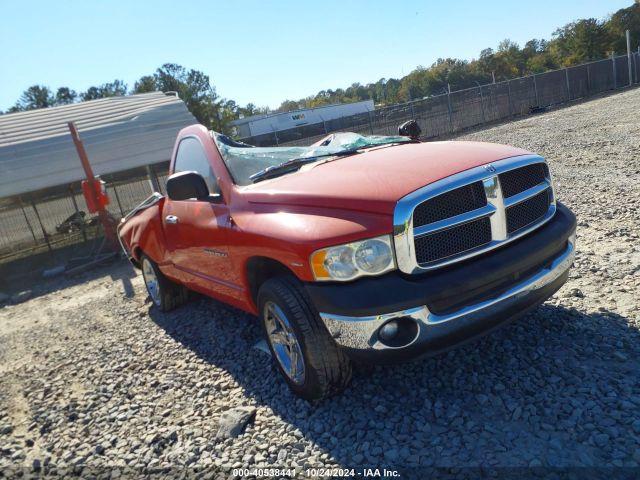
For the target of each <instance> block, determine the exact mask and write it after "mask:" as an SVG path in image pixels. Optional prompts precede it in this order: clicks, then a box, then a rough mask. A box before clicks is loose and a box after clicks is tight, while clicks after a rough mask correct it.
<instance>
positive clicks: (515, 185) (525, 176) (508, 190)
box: [499, 163, 547, 198]
mask: <svg viewBox="0 0 640 480" xmlns="http://www.w3.org/2000/svg"><path fill="white" fill-rule="evenodd" d="M499 177H500V186H501V187H502V194H503V195H504V197H505V198H509V197H513V196H514V195H517V194H518V193H521V192H524V191H525V190H528V189H529V188H531V187H535V186H536V185H539V184H541V183H542V182H544V181H545V180H546V177H547V167H546V165H545V164H544V163H534V164H532V165H527V166H525V167H521V168H517V169H515V170H509V171H508V172H504V173H501V174H500V175H499Z"/></svg>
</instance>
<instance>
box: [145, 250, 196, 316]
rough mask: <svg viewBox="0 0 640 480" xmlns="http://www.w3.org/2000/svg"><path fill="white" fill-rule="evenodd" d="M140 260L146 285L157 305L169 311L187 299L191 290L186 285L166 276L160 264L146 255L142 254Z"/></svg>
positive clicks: (164, 310)
mask: <svg viewBox="0 0 640 480" xmlns="http://www.w3.org/2000/svg"><path fill="white" fill-rule="evenodd" d="M140 260H141V261H140V266H141V268H142V278H143V279H144V285H145V287H146V288H147V293H148V294H149V298H150V299H151V301H152V302H153V304H154V305H155V306H156V307H158V308H159V309H160V310H162V311H163V312H168V311H170V310H173V309H174V308H176V307H178V306H180V305H182V304H183V303H185V302H186V301H187V299H188V297H189V291H188V290H187V289H186V288H185V287H183V286H182V285H178V284H176V283H174V282H172V281H171V280H169V279H168V278H167V277H165V276H164V274H163V273H162V272H161V271H160V269H159V268H158V265H157V264H156V263H155V262H154V261H153V260H151V259H150V258H149V257H147V256H146V255H142V258H141V259H140Z"/></svg>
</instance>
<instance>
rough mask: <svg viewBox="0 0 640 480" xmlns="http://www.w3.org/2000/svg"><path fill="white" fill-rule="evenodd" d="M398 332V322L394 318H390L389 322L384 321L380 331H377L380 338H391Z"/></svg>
mask: <svg viewBox="0 0 640 480" xmlns="http://www.w3.org/2000/svg"><path fill="white" fill-rule="evenodd" d="M397 334H398V322H396V321H395V320H391V321H390V322H387V323H385V324H384V325H383V326H382V328H381V329H380V332H379V333H378V335H379V336H380V339H381V340H383V341H384V340H387V341H389V340H391V339H392V338H393V337H395V336H396V335H397Z"/></svg>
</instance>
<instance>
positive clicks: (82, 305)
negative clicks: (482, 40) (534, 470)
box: [0, 89, 640, 474]
mask: <svg viewBox="0 0 640 480" xmlns="http://www.w3.org/2000/svg"><path fill="white" fill-rule="evenodd" d="M639 105H640V89H636V90H634V91H627V92H624V93H620V94H617V95H613V96H610V97H606V98H601V99H597V100H593V101H590V102H586V103H582V104H578V105H574V106H572V107H569V108H565V109H562V110H557V111H553V112H549V113H546V114H542V115H537V116H534V117H529V118H525V119H523V120H519V121H516V122H512V123H510V124H506V125H501V126H497V127H494V128H491V129H487V130H483V131H480V132H475V133H472V134H468V135H465V136H464V137H463V138H465V139H474V140H486V141H495V142H500V143H508V144H513V145H517V146H521V147H524V148H528V149H530V150H533V151H536V152H539V153H541V154H543V155H544V156H546V157H547V158H548V160H549V163H550V165H551V168H552V171H553V173H554V174H555V179H556V184H557V190H558V194H559V197H560V199H561V200H562V201H564V202H565V203H566V204H567V205H568V206H569V207H571V208H572V209H573V210H574V212H576V214H577V216H578V219H579V233H578V253H577V259H576V265H575V268H574V269H573V272H572V274H571V279H570V281H569V283H568V284H567V285H566V286H565V287H564V288H563V289H562V290H561V291H560V292H558V294H557V295H556V296H555V297H553V298H552V299H550V300H549V301H548V302H547V303H546V304H545V305H544V306H542V307H540V308H539V309H538V310H536V311H535V312H534V313H532V314H530V315H528V316H527V317H525V318H523V319H521V320H519V321H518V322H516V323H514V324H512V325H510V326H508V327H505V328H504V329H501V330H500V331H498V332H496V333H494V334H491V335H490V336H487V337H485V338H483V339H481V340H480V341H478V342H476V343H473V344H470V345H467V346H464V347H462V348H459V349H456V350H454V351H451V352H449V353H447V354H444V355H440V356H438V357H435V358H430V359H426V360H422V361H418V362H415V363H412V364H409V365H404V366H396V367H377V368H375V369H374V370H373V371H372V372H366V373H365V372H360V373H357V374H356V375H355V378H354V381H353V383H352V385H351V387H350V388H349V389H348V390H347V391H346V392H345V393H344V394H343V395H342V396H340V397H338V398H335V399H332V400H329V401H326V402H324V403H322V404H320V405H316V406H310V405H308V404H307V403H306V402H304V401H302V400H299V399H297V398H295V397H294V396H292V395H291V394H290V393H289V391H288V389H287V388H286V386H285V384H284V382H283V381H282V380H281V379H280V378H279V376H278V374H277V372H276V370H275V368H274V366H273V365H272V362H271V359H270V358H269V357H268V355H266V354H265V353H263V352H261V351H260V350H257V349H255V348H252V347H253V345H255V344H256V342H258V340H259V329H258V326H257V322H256V321H255V319H254V318H252V317H250V316H248V315H245V314H243V313H241V312H238V311H236V310H234V309H232V308H229V307H226V306H224V305H221V304H218V303H216V302H214V301H211V300H207V299H200V300H197V301H194V302H192V303H190V304H189V305H187V306H185V307H183V308H180V309H179V310H177V311H175V312H171V313H169V314H162V313H160V312H158V311H156V310H155V309H154V308H150V304H149V303H148V302H146V300H145V294H144V293H143V285H142V280H141V277H140V276H139V275H137V273H136V272H134V271H133V270H132V269H130V268H129V267H128V266H127V265H125V264H124V262H122V263H119V264H117V265H114V266H112V267H109V268H105V269H102V270H99V271H95V272H92V273H88V274H86V275H85V276H84V277H80V278H77V279H73V280H65V281H57V282H56V283H50V284H43V285H41V286H39V287H38V288H37V289H35V290H34V295H33V298H32V299H30V300H28V301H27V302H25V303H22V304H19V305H13V306H6V307H4V308H2V309H0V467H7V466H19V465H24V466H26V468H27V469H35V470H39V469H40V470H43V471H48V472H51V473H55V472H57V473H64V472H70V471H76V472H78V471H84V472H88V471H90V470H91V469H92V468H95V469H96V470H97V471H103V472H104V471H107V469H108V470H110V471H112V472H113V470H114V469H117V472H120V473H126V472H128V471H131V470H129V469H134V470H135V471H137V472H140V471H143V470H144V469H150V470H153V469H162V468H165V467H170V466H184V465H186V466H189V467H211V466H226V467H239V466H256V465H257V466H279V467H291V468H294V467H298V468H302V467H305V466H316V467H317V466H344V467H357V466H361V465H369V466H376V467H380V468H382V467H391V466H405V467H407V466H430V467H432V466H437V467H474V466H479V465H482V466H485V467H536V466H543V467H575V466H598V467H600V466H602V467H611V466H615V467H637V466H639V465H640V385H639V378H640V376H639V374H640V363H639V360H640V336H639V331H638V328H639V327H640V308H639V306H638V305H639V301H638V300H637V297H638V293H639V291H640V288H639V286H640V242H639V240H638V232H640V155H639V151H638V144H639V143H640V119H639V117H638V106H639ZM65 282H66V283H65ZM240 406H243V407H251V408H249V409H244V410H242V412H244V417H245V420H246V419H247V418H248V421H249V423H248V425H247V427H246V430H245V431H244V433H242V434H241V435H239V436H237V437H233V436H232V437H231V438H227V439H225V438H224V437H225V436H228V435H226V434H225V435H221V434H219V428H220V427H219V422H220V419H221V418H223V419H228V418H229V416H230V415H229V412H228V411H229V409H231V408H234V407H240ZM253 409H255V411H254V410H253ZM223 414H224V415H223ZM83 468H84V470H82V469H83ZM117 472H116V474H117ZM454 472H455V470H454ZM462 472H464V470H463V471H462Z"/></svg>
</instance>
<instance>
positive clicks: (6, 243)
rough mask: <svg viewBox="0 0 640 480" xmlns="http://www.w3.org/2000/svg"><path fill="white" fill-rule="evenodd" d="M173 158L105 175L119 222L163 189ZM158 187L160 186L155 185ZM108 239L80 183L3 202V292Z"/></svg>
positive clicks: (0, 268) (0, 228)
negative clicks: (15, 280) (23, 278)
mask: <svg viewBox="0 0 640 480" xmlns="http://www.w3.org/2000/svg"><path fill="white" fill-rule="evenodd" d="M168 167H169V165H168V162H166V163H163V164H157V165H152V166H149V167H147V168H142V169H136V170H131V171H128V172H121V173H118V174H115V175H106V176H102V179H103V180H105V182H106V190H107V193H108V195H109V198H110V204H109V205H108V206H107V210H108V211H109V213H111V215H113V217H114V218H115V219H116V220H119V219H120V218H121V217H123V216H124V215H126V214H127V213H128V212H130V211H131V210H132V209H133V208H134V207H135V206H136V205H138V204H139V203H140V202H142V201H143V200H144V199H145V198H147V197H148V196H149V195H151V193H153V192H154V191H156V190H157V189H159V190H160V192H161V193H164V189H165V184H166V178H167V175H168ZM154 185H157V187H158V188H155V187H154ZM102 238H103V232H102V228H101V225H100V223H99V222H98V218H97V215H94V214H90V213H89V210H88V208H87V205H86V202H85V199H84V196H83V195H82V190H81V186H80V182H74V183H72V184H69V185H65V186H61V187H57V188H54V189H49V190H46V191H41V192H36V193H30V194H25V195H20V196H16V197H11V198H8V199H3V200H0V291H1V290H2V287H7V288H11V285H10V283H11V281H12V279H13V278H15V277H16V275H18V276H20V275H22V276H28V275H30V274H31V273H32V272H30V270H34V269H36V270H37V271H38V273H41V272H42V271H43V270H46V269H47V268H52V267H56V266H60V265H64V264H67V263H69V262H71V261H72V260H74V259H76V258H79V257H82V256H84V255H89V254H90V253H91V252H94V251H96V249H97V247H98V246H99V244H100V242H101V241H102Z"/></svg>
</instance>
